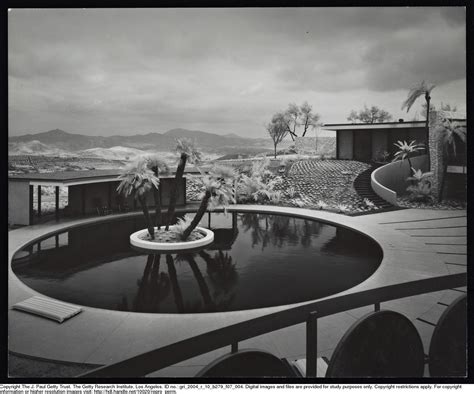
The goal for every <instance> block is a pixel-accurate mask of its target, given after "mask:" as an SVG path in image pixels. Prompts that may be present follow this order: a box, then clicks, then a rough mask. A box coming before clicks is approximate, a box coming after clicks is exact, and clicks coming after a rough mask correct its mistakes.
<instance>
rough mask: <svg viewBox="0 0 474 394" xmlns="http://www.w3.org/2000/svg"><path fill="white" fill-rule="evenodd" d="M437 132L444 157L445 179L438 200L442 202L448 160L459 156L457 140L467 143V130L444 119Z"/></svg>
mask: <svg viewBox="0 0 474 394" xmlns="http://www.w3.org/2000/svg"><path fill="white" fill-rule="evenodd" d="M435 132H436V134H437V137H438V138H439V141H440V142H441V144H442V146H443V155H444V158H443V162H444V165H443V178H442V179H441V186H440V190H439V195H438V199H439V200H441V199H442V198H443V191H444V184H445V179H446V174H447V172H448V160H449V159H450V158H452V157H456V156H457V150H456V139H458V140H461V141H462V142H463V143H464V144H465V143H466V128H465V127H464V126H461V125H460V124H459V123H458V122H455V121H451V120H449V119H447V118H444V119H443V120H442V121H441V122H439V124H438V125H437V127H436V129H435Z"/></svg>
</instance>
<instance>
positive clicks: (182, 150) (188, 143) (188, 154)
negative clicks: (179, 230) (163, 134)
mask: <svg viewBox="0 0 474 394" xmlns="http://www.w3.org/2000/svg"><path fill="white" fill-rule="evenodd" d="M176 151H177V152H178V153H179V161H178V168H177V169H176V175H175V180H174V184H173V187H172V189H171V193H170V203H169V206H168V215H167V223H166V230H169V226H170V223H171V220H172V219H173V216H174V212H175V209H176V200H177V198H178V185H179V184H180V183H181V180H182V179H183V174H184V169H185V167H186V163H187V162H189V163H191V164H194V163H197V162H198V161H199V160H201V153H200V152H199V151H198V150H197V149H196V147H195V145H194V142H193V141H192V140H190V139H187V138H182V139H177V140H176Z"/></svg>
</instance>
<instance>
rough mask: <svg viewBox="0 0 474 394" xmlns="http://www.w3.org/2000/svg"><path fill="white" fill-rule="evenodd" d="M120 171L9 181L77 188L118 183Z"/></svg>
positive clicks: (24, 176) (189, 172) (25, 176)
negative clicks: (93, 184)
mask: <svg viewBox="0 0 474 394" xmlns="http://www.w3.org/2000/svg"><path fill="white" fill-rule="evenodd" d="M121 173H122V172H121V171H120V170H86V171H61V172H44V173H39V174H19V175H10V176H9V177H8V180H9V181H20V182H29V184H30V185H32V186H75V185H84V184H90V183H103V182H117V181H118V180H119V179H118V177H119V175H120V174H121ZM193 174H194V175H197V174H199V171H198V170H197V169H193V168H190V169H189V170H187V171H185V172H184V177H186V175H193ZM160 178H174V174H170V175H166V176H160Z"/></svg>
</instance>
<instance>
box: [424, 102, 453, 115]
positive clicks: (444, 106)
mask: <svg viewBox="0 0 474 394" xmlns="http://www.w3.org/2000/svg"><path fill="white" fill-rule="evenodd" d="M421 108H422V109H421V115H422V116H423V118H424V119H426V103H423V104H421ZM457 110H458V108H457V107H456V106H455V105H451V104H449V103H448V104H444V103H443V102H441V105H440V109H439V112H441V113H445V112H456V111H457ZM434 111H436V107H435V106H434V105H433V104H430V113H431V112H434Z"/></svg>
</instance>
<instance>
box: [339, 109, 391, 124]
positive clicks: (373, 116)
mask: <svg viewBox="0 0 474 394" xmlns="http://www.w3.org/2000/svg"><path fill="white" fill-rule="evenodd" d="M347 120H348V121H350V122H353V123H357V122H358V121H359V122H362V123H381V122H387V121H390V120H392V115H390V114H389V113H388V112H387V111H385V110H384V109H381V108H379V107H377V106H375V105H372V106H371V107H370V108H368V107H367V106H366V105H364V109H361V110H360V111H359V112H357V111H354V110H352V111H351V113H350V114H349V116H348V117H347Z"/></svg>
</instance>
